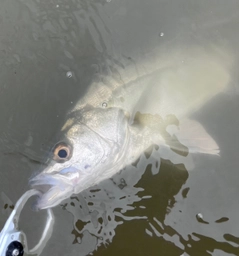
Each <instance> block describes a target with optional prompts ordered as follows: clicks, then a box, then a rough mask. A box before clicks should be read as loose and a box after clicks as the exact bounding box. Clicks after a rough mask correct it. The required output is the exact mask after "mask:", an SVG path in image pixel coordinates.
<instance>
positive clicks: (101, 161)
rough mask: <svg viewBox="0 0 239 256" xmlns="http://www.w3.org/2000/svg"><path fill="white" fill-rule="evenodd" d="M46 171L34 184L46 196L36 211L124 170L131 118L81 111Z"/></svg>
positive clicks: (116, 111)
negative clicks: (122, 168)
mask: <svg viewBox="0 0 239 256" xmlns="http://www.w3.org/2000/svg"><path fill="white" fill-rule="evenodd" d="M62 133H63V134H64V136H63V137H62V139H61V140H60V141H59V142H58V143H57V144H56V145H55V146H54V148H53V149H52V151H51V157H50V163H49V165H48V166H47V168H46V169H44V170H43V171H42V172H41V173H40V174H38V175H37V176H35V177H34V178H32V179H31V180H30V184H31V186H32V187H33V188H37V189H39V190H40V191H41V192H42V193H43V195H42V197H41V198H40V199H39V200H38V202H37V205H36V207H37V208H38V209H45V208H49V207H53V206H56V205H58V204H59V203H61V202H62V201H63V200H64V199H66V198H68V197H70V196H71V195H72V194H73V193H80V192H81V191H83V190H85V189H87V188H89V187H91V186H93V185H95V184H97V183H99V182H100V181H102V180H104V179H106V178H109V177H111V176H112V175H113V174H114V173H116V172H117V171H119V170H120V168H121V167H122V166H123V162H124V156H125V155H126V154H127V153H126V149H127V145H128V141H129V139H128V118H127V115H125V113H124V111H123V110H121V109H119V108H108V109H103V108H95V109H90V110H84V111H77V113H74V115H72V117H70V118H69V119H68V121H67V122H66V124H65V125H64V126H63V128H62Z"/></svg>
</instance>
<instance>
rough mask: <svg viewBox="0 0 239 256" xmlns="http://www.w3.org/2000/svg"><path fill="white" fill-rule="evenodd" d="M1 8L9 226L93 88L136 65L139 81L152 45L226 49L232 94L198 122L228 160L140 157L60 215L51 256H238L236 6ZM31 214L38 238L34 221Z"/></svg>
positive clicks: (10, 4)
mask: <svg viewBox="0 0 239 256" xmlns="http://www.w3.org/2000/svg"><path fill="white" fill-rule="evenodd" d="M0 7H1V8H0V30H1V35H0V57H1V61H0V62H1V63H0V64H1V71H0V76H1V85H0V109H1V110H0V122H1V126H0V142H1V143H0V170H1V171H0V191H1V192H3V193H2V194H1V199H2V200H1V204H0V205H1V216H0V217H1V218H0V224H1V226H3V224H4V221H5V220H6V219H7V216H8V215H9V214H10V212H11V210H12V202H16V200H17V199H18V198H19V197H20V196H21V195H22V194H23V192H24V191H26V190H27V189H28V188H29V187H28V179H29V177H30V176H31V175H32V173H35V172H37V170H38V169H39V164H38V163H39V162H44V160H45V158H46V155H47V154H48V152H49V151H48V149H49V148H50V147H51V146H52V145H53V144H54V143H55V140H54V138H55V134H56V132H57V131H58V130H59V129H60V125H61V123H62V122H64V121H65V116H66V112H67V111H68V110H69V109H71V108H72V106H73V105H75V103H76V102H77V101H78V99H79V98H81V97H82V96H83V95H84V93H85V91H86V90H87V89H88V87H89V85H90V84H91V83H92V81H94V82H96V83H97V84H109V80H107V79H106V77H110V78H112V80H113V81H114V82H119V81H121V82H122V77H121V76H120V75H119V73H117V68H121V69H124V68H125V69H126V68H128V67H131V66H133V67H134V73H131V75H132V76H134V77H137V75H138V74H141V72H145V70H146V71H147V67H146V66H145V63H147V65H148V64H151V66H153V65H154V63H155V62H153V61H152V62H150V60H149V59H147V58H146V56H148V55H147V54H148V52H149V51H150V50H151V49H156V48H160V49H161V47H162V49H164V50H163V52H164V51H166V53H167V54H170V53H171V54H172V52H173V50H174V48H175V47H178V48H180V47H182V49H187V48H189V47H190V46H193V47H194V46H195V45H200V46H201V47H202V48H204V47H205V48H207V47H209V48H210V47H211V45H215V44H216V45H219V46H222V48H223V49H230V51H231V53H232V56H233V57H234V58H235V63H234V66H233V68H232V72H231V73H230V75H231V77H230V81H231V82H230V84H229V86H230V92H227V94H222V95H219V96H218V97H217V98H216V99H213V101H212V102H211V103H208V104H209V105H207V106H206V107H205V108H203V109H201V110H198V113H196V114H194V118H195V119H196V120H197V121H199V122H201V123H202V124H203V125H204V127H205V128H207V129H206V130H207V131H208V132H209V133H210V134H211V135H212V136H213V138H214V139H215V141H216V142H217V143H218V145H219V146H220V150H221V154H220V157H214V156H210V157H209V156H205V155H200V156H198V155H194V156H189V157H188V158H187V160H185V159H183V157H184V156H182V155H179V154H178V152H173V153H171V157H170V160H171V162H170V161H168V160H164V159H166V158H168V156H166V155H164V154H165V152H160V149H158V148H157V149H154V150H153V152H152V154H151V156H150V157H149V155H147V154H143V155H141V157H140V159H139V160H138V161H137V162H136V163H135V164H134V165H131V166H127V167H126V168H125V169H123V170H122V171H121V172H120V173H119V174H116V175H115V176H114V177H112V178H111V179H109V180H105V181H103V182H101V183H100V184H98V185H95V186H94V187H92V188H90V189H87V190H85V191H83V192H82V193H81V194H78V195H74V196H72V197H71V198H70V199H68V200H66V201H64V202H63V203H62V204H61V205H60V206H58V207H56V208H54V213H55V216H56V225H55V226H54V233H53V236H52V238H51V241H49V243H48V245H47V247H46V248H45V250H44V251H43V253H42V255H57V254H59V253H60V254H62V255H69V256H73V255H82V256H83V255H89V254H93V255H140V254H142V255H159V254H162V255H168V256H173V255H175V256H176V255H177V256H178V255H184V256H187V255H190V256H194V255H196V256H197V255H200V256H201V255H213V256H218V255H220V256H225V255H239V249H238V248H239V246H238V245H239V233H238V230H239V227H238V212H239V208H238V203H237V202H238V193H239V191H238V160H237V159H238V152H239V146H238V145H239V139H238V138H239V137H238V136H237V135H238V130H239V123H238V120H239V118H238V109H239V98H238V91H239V90H238V88H239V87H238V74H237V73H238V71H237V70H238V67H237V65H238V60H237V48H238V44H239V40H238V39H239V38H238V35H237V33H235V32H236V31H237V30H238V20H239V17H238V8H239V6H238V3H237V2H235V1H228V2H227V4H226V5H225V2H224V1H214V0H212V1H210V2H204V1H196V0H195V1H188V0H182V1H176V0H175V1H164V0H162V1H158V0H155V1H154V0H150V1H121V0H111V1H107V0H106V1H103V0H100V1H97V0H95V1H94V0H92V1H88V0H87V1H86V0H65V1H50V0H47V1H38V0H30V1H26V0H19V1H13V0H4V1H2V2H1V6H0ZM207 49H208V48H207ZM214 50H215V49H214ZM205 52H207V51H205ZM210 53H211V52H210ZM167 54H166V55H167ZM199 55H200V56H201V54H199ZM142 56H143V57H142ZM203 56H205V55H203ZM206 56H209V55H207V54H206ZM151 57H152V56H151ZM122 59H123V60H124V63H126V64H125V66H122V65H121V64H122V62H121V60H122ZM142 59H143V60H144V61H145V62H144V63H143V64H140V63H142ZM172 59H173V58H172ZM175 59H176V60H178V59H180V58H178V59H177V58H174V59H173V60H175ZM180 60H181V59H180ZM202 60H203V58H202ZM181 61H182V62H184V61H185V60H184V59H182V60H181ZM202 63H203V61H202ZM224 64H225V66H228V65H227V61H225V63H224ZM233 69H234V70H233ZM205 72H206V71H205ZM205 72H202V74H200V75H201V77H204V75H205ZM219 73H220V75H223V74H222V73H221V72H219ZM128 78H130V77H126V78H125V77H123V80H124V79H126V81H128V80H127V79H128ZM194 83H195V81H194V80H193V79H192V84H194ZM169 98H170V97H169ZM99 100H100V101H101V102H102V104H103V105H102V107H107V106H108V103H106V102H104V100H105V99H101V98H100V99H99ZM190 100H191V98H190ZM190 100H189V102H190ZM105 103H106V105H105ZM159 156H160V158H162V160H159V159H160V158H159ZM191 158H193V161H192V159H191ZM192 163H193V164H194V168H193V167H192ZM189 166H190V168H191V169H193V171H188V169H189ZM185 167H186V168H185ZM186 169H187V170H186ZM8 197H9V198H10V199H11V200H10V199H8ZM26 217H27V219H28V223H29V225H30V231H29V232H30V234H31V235H32V236H31V235H30V236H29V239H32V240H34V239H35V238H34V235H35V233H36V232H37V231H36V229H35V228H33V227H35V226H36V220H35V219H33V218H32V215H31V216H30V214H29V216H26ZM34 224H35V226H34ZM31 227H32V228H31ZM35 243H36V241H35V240H34V241H33V244H35Z"/></svg>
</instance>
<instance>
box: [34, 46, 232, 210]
mask: <svg viewBox="0 0 239 256" xmlns="http://www.w3.org/2000/svg"><path fill="white" fill-rule="evenodd" d="M219 55H220V54H217V53H215V54H212V53H210V52H207V51H205V50H199V49H195V50H190V51H185V52H183V54H172V55H171V57H170V56H163V57H162V56H161V58H160V56H159V57H158V58H155V56H154V58H153V60H152V61H148V60H146V61H145V62H144V65H141V67H143V68H141V69H140V71H139V70H138V71H137V72H132V71H131V69H130V68H127V67H126V68H124V69H122V70H120V71H117V72H118V74H119V73H120V76H119V77H120V79H113V76H112V77H110V76H109V77H108V78H107V77H106V78H105V79H104V80H102V81H99V80H98V81H96V82H95V83H93V84H92V85H91V87H90V88H89V90H88V92H87V93H86V94H85V95H84V96H83V97H82V98H81V99H80V100H79V102H78V104H77V105H76V106H75V107H74V109H72V110H71V111H70V113H69V115H68V119H67V121H66V123H65V124H64V126H63V127H62V129H61V133H62V138H61V140H60V141H59V143H58V144H57V145H56V146H55V147H54V148H53V151H52V160H51V162H50V164H49V166H48V167H47V168H46V169H45V170H43V172H41V173H40V174H38V175H37V176H36V177H34V178H33V179H31V185H32V186H33V187H36V188H38V189H40V190H41V191H42V192H44V194H43V196H42V197H41V198H40V200H39V201H38V204H37V207H38V208H39V209H44V208H49V207H53V206H56V205H58V204H59V203H60V202H62V201H63V200H64V199H66V198H68V197H70V196H71V195H72V194H77V193H80V192H81V191H83V190H85V189H87V188H89V187H91V186H93V185H95V184H97V183H99V182H101V181H102V180H104V179H107V178H110V177H112V176H113V175H114V174H115V173H117V172H118V171H120V170H121V169H122V168H124V167H125V166H127V165H129V164H131V163H133V162H134V161H136V160H137V159H138V157H139V156H140V154H142V152H144V151H145V150H147V149H148V148H149V147H150V146H151V145H153V144H156V145H158V146H159V147H164V148H165V150H166V149H167V150H168V149H170V150H175V151H186V155H187V154H188V153H190V152H193V153H206V154H213V155H217V154H219V147H218V145H217V143H216V142H215V141H214V140H213V138H212V137H211V136H210V135H209V134H208V133H207V132H206V130H205V129H204V128H203V127H202V126H201V125H200V124H199V123H198V122H196V121H192V120H189V119H188V117H189V116H190V115H191V114H192V113H194V112H195V111H197V110H199V109H200V108H201V107H202V106H203V105H204V104H205V103H206V102H207V101H209V100H210V99H211V98H213V97H214V96H215V95H217V94H218V93H220V92H222V91H224V90H225V89H226V88H227V86H228V84H229V81H230V75H229V73H228V67H227V65H226V63H227V62H226V61H224V59H223V58H222V59H221V58H220V57H218V56H219ZM148 59H149V58H148ZM155 59H156V60H157V61H155ZM146 62H147V65H146V64H145V63H146ZM146 66H147V68H145V67H146Z"/></svg>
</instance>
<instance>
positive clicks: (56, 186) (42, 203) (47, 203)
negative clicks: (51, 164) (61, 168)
mask: <svg viewBox="0 0 239 256" xmlns="http://www.w3.org/2000/svg"><path fill="white" fill-rule="evenodd" d="M30 186H31V187H32V188H35V189H37V190H39V191H40V192H42V196H41V197H40V198H39V199H38V200H37V202H36V205H35V207H36V209H38V210H41V209H47V208H52V207H54V206H57V205H58V204H60V203H61V202H62V201H63V200H64V199H66V198H68V197H70V195H71V194H72V193H73V189H74V188H73V186H72V185H71V184H70V183H69V181H68V180H67V179H66V178H64V177H63V176H62V175H59V174H54V177H53V176H52V175H51V174H45V173H44V174H39V175H37V176H36V177H34V178H32V179H31V180H30Z"/></svg>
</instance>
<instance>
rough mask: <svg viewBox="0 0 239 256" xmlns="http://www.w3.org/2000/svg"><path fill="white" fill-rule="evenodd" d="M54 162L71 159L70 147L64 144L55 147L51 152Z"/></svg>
mask: <svg viewBox="0 0 239 256" xmlns="http://www.w3.org/2000/svg"><path fill="white" fill-rule="evenodd" d="M53 154H54V157H53V158H54V160H56V161H57V162H64V161H67V160H69V159H70V157H71V147H70V146H68V145H67V144H65V143H62V142H61V143H59V144H57V145H56V146H55V148H54V150H53Z"/></svg>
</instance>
